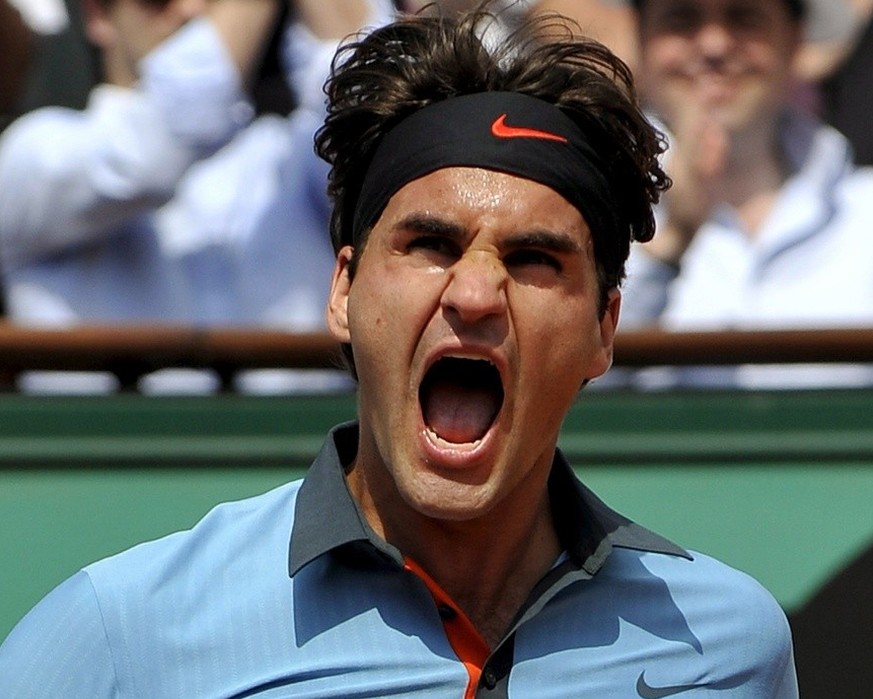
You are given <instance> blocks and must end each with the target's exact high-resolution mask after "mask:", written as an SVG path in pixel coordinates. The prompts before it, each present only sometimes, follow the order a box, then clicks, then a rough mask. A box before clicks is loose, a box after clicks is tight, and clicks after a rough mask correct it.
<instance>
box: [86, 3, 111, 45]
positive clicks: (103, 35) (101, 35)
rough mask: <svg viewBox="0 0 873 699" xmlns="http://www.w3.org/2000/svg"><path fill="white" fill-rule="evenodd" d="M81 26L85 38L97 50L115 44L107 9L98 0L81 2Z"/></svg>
mask: <svg viewBox="0 0 873 699" xmlns="http://www.w3.org/2000/svg"><path fill="white" fill-rule="evenodd" d="M81 8H82V25H83V27H84V30H85V36H86V37H87V38H88V41H90V42H91V43H92V44H94V46H96V47H97V48H106V47H108V46H111V45H112V44H113V43H115V40H116V31H115V25H114V24H113V22H112V18H111V17H110V14H109V8H108V7H107V6H106V5H105V4H104V3H102V2H100V0H81Z"/></svg>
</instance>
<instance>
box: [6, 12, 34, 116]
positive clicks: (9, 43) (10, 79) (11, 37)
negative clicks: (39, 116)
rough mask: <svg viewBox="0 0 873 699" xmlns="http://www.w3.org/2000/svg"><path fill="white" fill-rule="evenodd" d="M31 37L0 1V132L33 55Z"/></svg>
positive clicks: (15, 102)
mask: <svg viewBox="0 0 873 699" xmlns="http://www.w3.org/2000/svg"><path fill="white" fill-rule="evenodd" d="M33 42H34V36H33V32H32V30H31V29H30V26H29V25H28V24H27V23H26V22H25V21H24V18H23V17H22V16H21V14H20V13H19V12H18V10H17V9H16V8H15V7H14V6H13V5H10V4H9V2H8V1H7V0H0V46H2V47H3V53H2V56H0V119H2V121H0V128H2V127H3V126H4V124H5V117H6V115H8V114H9V113H10V111H11V110H12V109H13V108H14V107H15V105H16V104H17V103H18V100H19V99H20V98H21V93H22V91H23V88H24V82H25V79H26V76H27V70H28V67H29V65H30V62H31V57H32V55H33Z"/></svg>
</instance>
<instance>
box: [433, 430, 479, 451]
mask: <svg viewBox="0 0 873 699" xmlns="http://www.w3.org/2000/svg"><path fill="white" fill-rule="evenodd" d="M425 429H426V430H427V434H428V436H429V437H430V440H431V441H432V442H433V443H434V444H436V445H437V446H439V447H443V448H444V449H454V450H456V451H457V450H468V449H475V448H476V447H477V446H478V445H479V444H481V442H482V439H481V438H479V439H477V440H475V441H473V442H449V441H447V440H445V439H443V438H442V437H440V436H439V435H438V434H437V433H436V432H434V431H433V430H432V429H431V428H430V427H426V428H425Z"/></svg>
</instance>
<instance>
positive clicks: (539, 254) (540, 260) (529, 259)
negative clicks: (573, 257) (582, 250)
mask: <svg viewBox="0 0 873 699" xmlns="http://www.w3.org/2000/svg"><path fill="white" fill-rule="evenodd" d="M506 265H507V266H516V267H530V266H544V267H551V268H552V269H554V270H555V271H556V272H560V271H561V270H562V269H563V267H562V265H561V262H560V261H559V260H558V258H556V257H555V256H554V255H550V254H549V253H547V252H543V251H542V250H515V251H514V252H511V253H510V254H509V255H507V256H506Z"/></svg>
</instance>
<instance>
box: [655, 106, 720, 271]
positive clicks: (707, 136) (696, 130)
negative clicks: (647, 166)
mask: <svg viewBox="0 0 873 699" xmlns="http://www.w3.org/2000/svg"><path fill="white" fill-rule="evenodd" d="M670 130H671V135H672V139H671V142H670V148H669V150H668V151H667V155H666V158H667V160H666V168H665V169H666V171H667V174H668V175H670V178H671V179H672V180H673V186H672V187H671V188H670V190H669V191H668V192H667V194H666V195H665V197H664V207H665V211H666V215H665V216H664V218H663V219H661V220H659V221H658V231H657V233H656V234H655V237H654V238H653V239H652V240H651V242H649V243H647V244H646V250H647V251H648V252H649V254H650V255H652V256H654V257H656V258H658V259H659V260H661V261H663V262H666V263H668V264H671V265H678V264H679V261H680V260H681V258H682V255H683V254H684V253H685V250H686V249H687V248H688V245H689V244H690V243H691V240H692V239H693V238H694V235H695V234H696V233H697V231H698V229H699V228H700V227H701V226H702V225H703V224H704V223H705V222H706V220H707V219H708V218H709V216H710V214H711V213H712V210H713V208H714V207H715V206H716V204H717V203H718V201H719V196H720V194H721V192H722V190H723V186H724V173H725V169H726V164H727V159H728V152H729V148H730V136H729V134H728V131H727V129H726V128H725V127H724V126H723V125H722V124H721V123H720V122H719V120H718V118H717V116H716V115H715V114H714V113H713V112H712V111H710V110H707V109H706V108H705V107H703V106H701V105H689V106H688V109H686V110H684V111H683V112H682V113H681V114H680V115H678V118H677V119H676V120H675V122H674V123H672V124H670Z"/></svg>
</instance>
